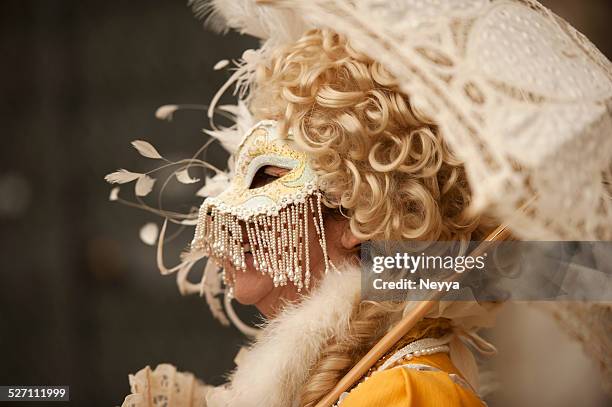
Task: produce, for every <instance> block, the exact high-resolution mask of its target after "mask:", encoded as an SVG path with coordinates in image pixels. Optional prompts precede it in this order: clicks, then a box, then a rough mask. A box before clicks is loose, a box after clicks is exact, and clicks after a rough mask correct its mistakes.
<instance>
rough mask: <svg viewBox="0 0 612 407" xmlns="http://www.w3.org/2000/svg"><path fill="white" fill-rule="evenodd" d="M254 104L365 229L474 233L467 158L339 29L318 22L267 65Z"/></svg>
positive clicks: (379, 234)
mask: <svg viewBox="0 0 612 407" xmlns="http://www.w3.org/2000/svg"><path fill="white" fill-rule="evenodd" d="M250 108H251V110H252V112H253V113H254V115H255V116H256V117H258V118H274V119H277V120H279V121H280V123H281V128H282V129H284V130H285V131H286V130H288V129H291V130H292V133H293V134H295V138H296V141H297V142H298V144H299V145H300V147H301V148H303V149H304V150H306V151H307V152H308V153H310V154H311V156H312V160H313V166H314V167H315V169H316V170H318V172H319V174H320V178H321V185H322V188H323V189H324V191H325V196H326V204H327V205H328V206H330V207H342V209H343V212H344V213H346V214H348V216H349V218H350V226H351V230H352V232H353V233H354V234H355V236H356V237H358V238H360V239H363V240H366V239H418V240H468V239H469V238H470V236H471V233H472V232H474V231H475V230H476V229H477V227H478V225H479V219H478V218H477V217H475V216H471V215H470V214H468V213H467V211H466V210H465V209H466V208H467V206H468V205H469V202H470V191H469V187H468V184H467V180H466V177H465V172H464V169H463V166H462V164H461V162H460V160H459V159H457V158H456V157H455V156H454V155H453V153H452V152H451V151H450V150H449V148H448V147H447V145H446V143H445V142H444V140H443V139H442V137H441V135H440V132H439V130H438V128H437V126H436V125H435V123H433V122H432V121H431V119H430V118H428V117H427V116H426V115H424V114H423V113H422V112H419V111H418V110H417V109H416V108H415V107H414V106H413V105H412V104H411V103H410V98H409V96H408V95H406V94H405V93H403V92H402V91H401V90H400V89H399V86H398V84H397V81H396V79H395V78H394V77H393V75H391V74H390V73H389V72H388V71H387V70H386V69H385V68H384V67H383V66H382V65H381V64H380V63H378V62H376V61H374V60H373V59H371V58H370V57H368V56H366V55H365V54H363V53H360V52H358V51H356V50H355V49H353V48H352V47H351V45H350V44H349V43H348V42H347V41H346V39H345V38H344V37H343V36H342V35H339V34H337V33H335V32H333V31H330V30H312V31H309V32H307V33H306V34H305V35H304V36H303V37H302V38H301V39H300V40H298V41H297V42H296V43H294V44H292V45H291V46H288V47H286V48H284V49H281V50H279V51H278V52H277V53H276V54H275V55H274V57H273V58H272V62H271V63H270V64H268V65H261V66H260V67H259V69H258V72H257V79H256V84H255V87H254V89H253V91H252V92H251V101H250Z"/></svg>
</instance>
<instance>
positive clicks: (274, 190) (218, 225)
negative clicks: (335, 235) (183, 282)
mask: <svg viewBox="0 0 612 407" xmlns="http://www.w3.org/2000/svg"><path fill="white" fill-rule="evenodd" d="M265 167H280V168H282V169H285V170H287V172H286V173H285V174H284V175H282V176H281V177H278V178H275V179H272V180H271V182H268V183H266V184H265V185H261V186H259V185H258V184H254V180H255V178H256V176H257V174H258V172H260V171H261V170H262V169H264V168H265ZM313 227H314V229H315V233H316V236H317V237H318V240H319V244H320V246H321V248H322V250H323V255H324V259H325V271H326V272H327V271H328V269H329V264H330V263H329V259H328V257H327V248H326V242H325V231H324V228H323V217H322V214H321V193H320V191H319V189H318V184H317V176H316V174H315V172H314V171H313V169H312V167H311V166H310V164H309V160H308V157H307V155H306V154H305V153H303V152H300V151H298V150H296V149H295V148H294V142H293V136H292V135H291V134H289V135H288V137H287V138H282V137H281V136H280V135H279V133H278V127H277V123H276V122H275V121H271V120H265V121H262V122H260V123H258V124H256V125H255V126H254V127H253V128H252V129H251V130H250V131H248V132H247V134H246V135H245V136H244V139H243V140H242V142H241V144H240V145H239V147H238V152H237V158H236V162H235V174H234V177H233V179H232V181H231V183H230V187H229V188H228V189H227V190H225V191H224V192H222V193H221V194H220V195H218V196H216V197H212V198H207V199H206V200H205V201H204V203H203V204H202V206H201V208H200V212H199V217H198V224H197V227H196V231H195V236H194V239H193V241H192V243H191V249H192V250H195V251H203V252H204V254H205V255H207V256H210V257H211V258H212V259H213V260H214V261H216V262H218V263H219V264H220V265H221V266H223V265H224V264H226V263H227V262H229V263H230V264H231V265H232V266H233V269H234V270H236V271H237V272H241V271H242V272H244V271H246V262H245V256H246V255H248V254H249V253H250V254H252V256H253V265H254V267H255V269H256V270H258V271H259V272H261V273H262V274H267V275H269V276H270V277H271V278H272V280H273V282H274V285H275V286H279V285H286V284H288V283H293V284H294V285H295V286H296V287H297V289H298V291H300V290H301V289H302V288H304V287H306V288H308V287H309V285H310V278H311V276H310V253H309V245H308V240H309V239H308V236H309V228H313ZM233 280H234V279H233V276H231V275H228V274H227V273H226V271H225V272H224V282H225V284H226V285H228V287H229V288H230V292H231V288H232V286H233Z"/></svg>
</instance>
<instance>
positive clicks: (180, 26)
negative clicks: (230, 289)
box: [0, 0, 612, 406]
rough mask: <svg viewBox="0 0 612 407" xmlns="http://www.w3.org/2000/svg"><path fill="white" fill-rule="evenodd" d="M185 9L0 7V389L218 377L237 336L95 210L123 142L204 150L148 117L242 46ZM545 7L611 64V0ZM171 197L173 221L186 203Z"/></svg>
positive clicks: (121, 385)
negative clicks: (156, 376)
mask: <svg viewBox="0 0 612 407" xmlns="http://www.w3.org/2000/svg"><path fill="white" fill-rule="evenodd" d="M185 3H186V1H184V0H173V1H170V0H165V1H150V0H149V1H144V0H138V1H136V0H132V1H121V2H120V1H91V0H80V1H77V0H62V1H52V0H3V1H2V2H1V3H0V5H1V10H2V11H0V32H1V35H0V58H1V62H0V95H1V97H0V140H1V143H0V152H1V160H0V260H1V261H2V263H1V266H0V267H1V270H2V274H1V275H0V384H2V385H9V384H41V385H42V384H45V385H62V384H68V385H70V387H71V400H72V401H71V402H70V405H75V406H113V405H120V404H121V402H122V400H123V397H124V396H125V395H126V394H128V393H129V387H128V380H127V374H128V373H133V372H136V371H137V370H138V369H140V368H142V367H143V366H145V365H147V364H149V365H152V366H155V365H156V364H157V363H161V362H172V363H174V364H176V365H177V366H178V367H179V368H180V369H181V370H188V371H192V372H194V373H196V374H197V375H198V376H199V377H200V378H202V379H203V380H204V381H206V382H208V383H211V384H219V383H221V382H222V381H223V374H224V373H226V372H228V371H229V370H230V369H231V368H232V367H233V362H232V359H233V356H234V354H235V353H236V351H237V350H238V348H239V346H240V345H241V344H243V343H244V339H243V337H242V336H241V334H239V332H238V331H237V330H236V329H234V328H224V327H221V326H220V325H219V324H218V323H217V322H216V321H214V320H213V318H212V317H211V315H210V312H209V311H208V307H207V305H206V303H205V302H204V300H203V299H201V298H199V297H197V296H192V297H181V296H180V294H179V293H178V290H177V288H176V285H175V282H174V279H173V278H172V277H162V276H160V275H159V273H158V272H157V268H156V265H155V253H154V249H153V248H151V247H150V246H146V245H145V244H143V243H142V242H141V241H140V239H139V238H138V230H139V228H140V227H141V226H142V225H143V224H144V223H146V222H150V221H155V222H159V218H156V217H155V216H154V215H150V214H147V213H145V212H142V211H138V210H134V209H130V208H127V207H125V206H122V205H118V204H116V203H111V202H109V201H108V193H109V190H110V187H109V186H108V185H107V184H106V183H105V182H104V181H103V176H104V175H105V174H106V173H108V172H111V171H114V170H115V169H116V168H119V167H125V168H128V169H132V170H134V171H144V170H148V169H151V168H153V167H154V166H155V164H154V163H150V162H148V161H147V159H144V158H142V157H140V156H139V155H138V154H137V153H136V151H135V150H134V149H132V148H131V147H130V146H129V142H130V141H131V140H134V139H145V140H148V141H150V142H151V143H153V144H154V145H155V146H156V147H157V148H158V150H160V152H162V153H163V154H164V155H165V156H167V157H168V158H181V157H185V156H186V155H188V154H190V153H192V152H194V151H195V150H196V149H197V148H198V147H199V146H200V145H201V144H202V143H203V142H204V141H205V140H206V137H205V136H204V135H203V134H202V132H201V128H202V127H204V126H206V124H207V122H206V120H205V119H204V117H203V115H202V114H201V113H198V112H179V113H178V114H176V116H175V119H174V121H172V122H162V121H159V120H156V119H155V118H154V112H155V110H156V108H157V107H158V106H160V105H163V104H167V103H208V102H209V101H210V99H211V97H212V95H213V93H214V92H215V91H216V89H218V88H219V86H221V84H222V83H223V82H224V81H225V80H226V79H227V76H228V74H227V72H226V71H221V72H214V71H213V70H212V67H213V66H214V64H215V63H216V62H217V61H219V60H221V59H229V58H236V57H238V56H240V55H241V53H242V51H243V50H244V49H246V48H250V47H254V46H256V41H255V40H253V39H251V38H248V37H242V36H239V35H237V34H228V35H225V36H220V35H217V34H214V33H211V32H208V31H206V30H205V29H203V28H202V23H201V22H200V21H198V20H196V19H195V18H194V17H193V16H192V14H191V12H190V10H189V9H188V8H187V7H186V4H185ZM544 4H546V5H547V6H549V7H551V8H552V9H553V10H554V11H555V12H556V13H557V14H560V15H561V16H563V17H564V18H566V19H567V20H568V21H570V22H571V23H572V24H574V26H576V27H577V28H578V29H579V30H581V31H582V32H584V33H585V34H586V35H587V36H588V37H589V38H591V40H592V41H593V42H594V43H595V44H597V45H598V46H599V47H600V49H601V50H602V51H603V52H604V53H605V54H606V55H608V56H610V55H612V40H611V39H610V28H609V23H610V16H611V15H612V14H611V11H612V2H610V1H609V0H590V1H581V2H576V1H572V0H560V1H553V0H550V1H545V2H544ZM209 158H210V159H212V160H213V161H215V160H216V161H218V162H220V163H221V162H222V158H223V153H222V152H221V150H219V149H218V148H217V149H216V150H215V148H213V149H212V150H211V151H210V152H209ZM171 188H172V187H171ZM195 188H196V187H194V191H195ZM127 189H128V188H126V190H127ZM185 189H187V190H188V189H189V188H182V189H180V191H184V190H185ZM172 191H173V190H171V191H170V193H171V194H172ZM180 191H179V190H178V189H177V190H176V193H175V199H176V201H177V202H184V207H183V208H182V209H184V210H185V209H187V208H188V207H189V204H193V205H197V204H198V202H197V200H196V199H195V198H194V197H193V191H191V192H190V193H189V194H186V195H181V194H185V192H180ZM123 193H124V191H122V194H123ZM179 209H180V208H179ZM188 238H189V237H188V236H185V237H184V238H183V239H177V240H176V241H175V242H173V247H174V249H176V250H178V249H180V247H183V246H184V245H185V244H186V243H187V241H188ZM243 312H244V310H243ZM37 405H41V404H37ZM64 405H65V404H64Z"/></svg>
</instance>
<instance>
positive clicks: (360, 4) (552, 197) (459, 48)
mask: <svg viewBox="0 0 612 407" xmlns="http://www.w3.org/2000/svg"><path fill="white" fill-rule="evenodd" d="M192 5H193V7H194V9H195V11H196V13H207V12H211V11H212V13H211V20H212V21H213V26H216V27H225V28H228V27H231V28H234V29H236V30H239V31H241V32H243V33H246V34H251V35H254V36H257V37H260V38H262V39H264V40H265V42H264V43H263V46H262V47H261V48H260V49H259V50H257V51H253V50H249V52H246V53H245V55H244V58H243V62H242V65H241V67H240V69H239V70H238V72H236V74H234V76H233V78H232V79H233V80H235V81H236V82H237V84H238V85H239V86H241V87H242V88H243V89H244V88H245V87H246V86H248V84H249V83H250V80H251V78H252V72H253V71H254V67H255V65H257V64H261V63H265V62H266V58H267V57H268V56H269V54H270V51H271V50H272V49H273V48H275V46H278V45H280V44H283V43H287V42H290V41H293V40H296V39H297V38H298V37H299V36H300V35H301V34H302V33H303V32H304V31H305V30H306V29H308V28H313V27H328V28H332V29H333V30H335V31H337V32H341V33H343V34H345V35H346V36H347V37H348V38H349V40H350V42H351V44H352V46H354V47H355V48H358V49H360V51H362V52H364V53H366V54H369V55H370V56H371V57H372V58H374V59H376V60H378V61H380V62H381V63H383V64H384V65H385V66H386V67H387V68H388V69H390V71H391V72H393V73H394V74H395V76H396V77H397V78H398V80H399V82H400V84H401V87H402V89H403V90H404V91H405V92H406V93H407V94H408V95H410V97H411V101H412V103H413V104H415V105H416V106H418V108H420V109H421V110H423V111H424V112H426V113H428V114H429V115H430V116H432V118H433V119H434V120H435V122H436V123H438V124H439V125H440V128H441V131H442V134H443V135H444V137H445V139H446V140H447V142H448V143H449V144H450V145H451V147H452V148H453V149H454V150H455V152H456V153H457V154H458V155H459V156H460V157H461V158H462V159H463V160H464V162H465V167H466V170H467V173H468V177H469V181H470V185H471V186H472V188H473V194H474V205H473V208H472V209H473V210H477V211H484V210H486V211H487V212H489V213H492V214H495V215H497V217H498V218H499V219H500V220H501V221H502V222H504V223H506V224H508V225H509V227H510V228H511V229H512V231H513V232H514V234H515V235H517V236H519V237H521V238H523V239H531V240H536V239H538V240H540V239H541V240H558V239H560V240H609V239H612V197H611V196H612V176H611V171H612V114H611V109H612V65H611V64H610V61H608V59H606V57H605V56H604V55H602V54H601V53H600V52H599V51H598V50H597V48H595V46H593V45H592V44H591V43H590V42H589V41H588V39H586V38H585V37H584V36H583V35H582V34H580V33H579V32H578V31H576V30H575V29H574V28H573V27H571V26H570V25H569V24H568V23H567V22H565V21H564V20H562V19H561V18H559V17H558V16H556V15H555V14H553V13H552V12H551V11H550V10H548V9H546V8H545V7H543V6H542V5H540V4H539V3H538V2H536V1H533V0H497V1H495V0H392V1H388V0H351V1H347V0H310V1H298V0H259V1H253V0H251V1H245V0H242V1H221V0H214V1H210V2H206V1H193V2H192ZM241 94H242V95H243V96H244V97H245V98H248V93H245V92H242V93H241ZM526 203H528V206H527V208H526V210H521V211H519V210H518V208H521V207H524V206H525V204H526Z"/></svg>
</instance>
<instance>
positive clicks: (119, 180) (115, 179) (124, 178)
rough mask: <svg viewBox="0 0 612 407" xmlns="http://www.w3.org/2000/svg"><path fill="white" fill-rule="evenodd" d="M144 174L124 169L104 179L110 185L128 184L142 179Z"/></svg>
mask: <svg viewBox="0 0 612 407" xmlns="http://www.w3.org/2000/svg"><path fill="white" fill-rule="evenodd" d="M142 175H143V174H140V173H137V172H131V171H128V170H124V169H123V168H122V169H120V170H117V171H115V172H111V173H110V174H107V175H106V176H105V177H104V179H105V180H106V182H108V183H109V184H126V183H128V182H132V181H134V180H137V179H139V178H140V177H142Z"/></svg>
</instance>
